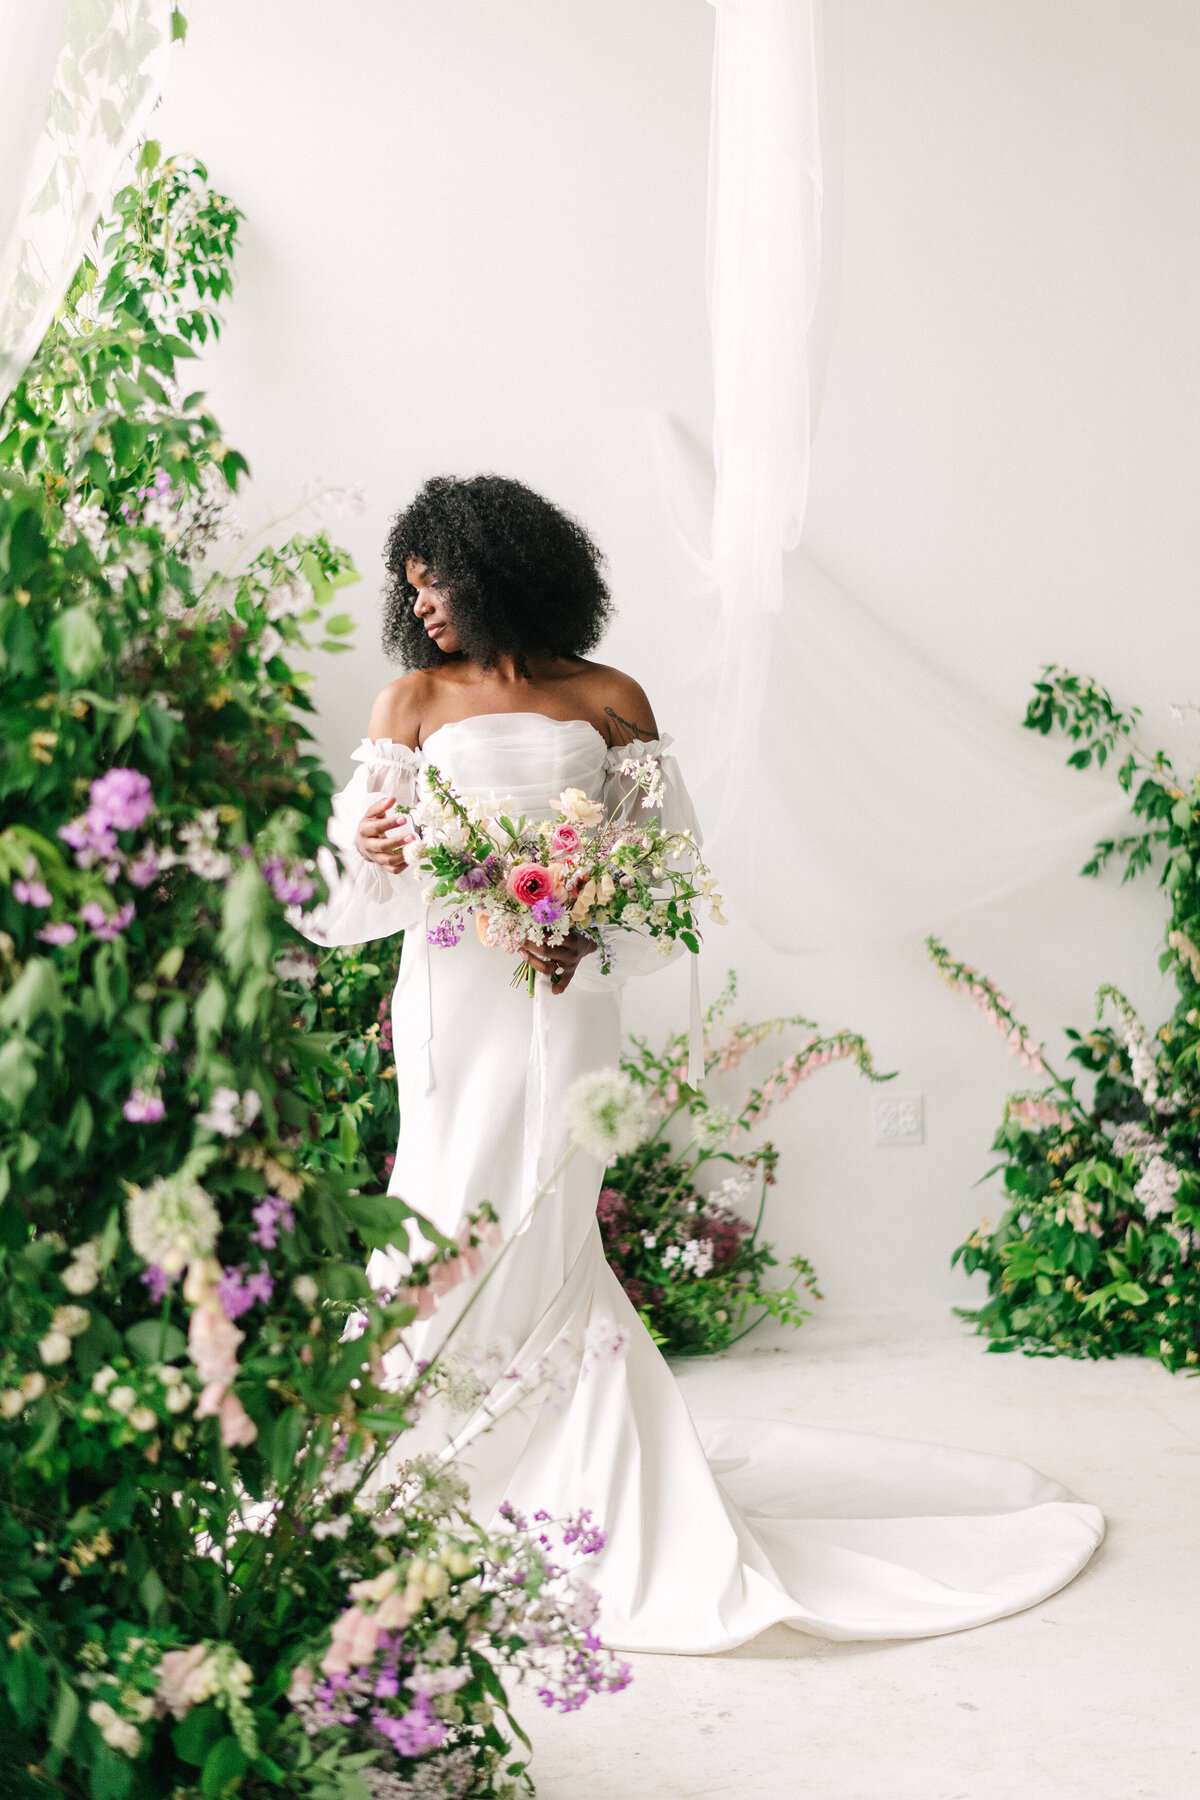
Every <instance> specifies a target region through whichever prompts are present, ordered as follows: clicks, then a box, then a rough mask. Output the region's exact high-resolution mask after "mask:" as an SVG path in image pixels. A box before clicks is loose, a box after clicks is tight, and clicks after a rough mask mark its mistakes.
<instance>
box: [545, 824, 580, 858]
mask: <svg viewBox="0 0 1200 1800" xmlns="http://www.w3.org/2000/svg"><path fill="white" fill-rule="evenodd" d="M582 843H583V839H582V838H581V837H580V835H579V832H578V829H577V828H576V827H575V826H574V825H568V824H567V822H566V820H565V819H564V820H563V822H562V824H561V825H556V826H555V827H554V836H553V837H552V838H551V839H550V848H551V849H552V850H553V851H554V853H555V855H556V856H577V855H578V854H579V847H580V845H581V844H582Z"/></svg>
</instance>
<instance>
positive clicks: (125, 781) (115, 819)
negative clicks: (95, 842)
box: [89, 769, 154, 831]
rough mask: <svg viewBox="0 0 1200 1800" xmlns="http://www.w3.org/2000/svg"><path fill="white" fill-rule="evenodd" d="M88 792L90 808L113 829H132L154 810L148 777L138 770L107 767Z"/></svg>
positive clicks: (134, 829) (142, 822)
mask: <svg viewBox="0 0 1200 1800" xmlns="http://www.w3.org/2000/svg"><path fill="white" fill-rule="evenodd" d="M89 792H90V794H91V800H92V804H91V809H90V810H91V811H92V812H94V813H95V814H96V816H97V817H98V818H100V819H103V820H105V821H107V823H108V824H109V825H111V826H113V828H114V829H115V830H117V831H136V830H137V828H138V826H139V825H142V824H144V823H145V821H146V820H147V818H149V816H150V814H151V813H152V812H153V811H154V795H153V793H152V792H151V788H150V778H149V776H147V775H143V774H142V772H141V770H140V769H110V770H109V771H108V774H107V775H101V776H100V777H99V778H98V779H97V780H96V781H93V783H92V785H91V788H90V789H89Z"/></svg>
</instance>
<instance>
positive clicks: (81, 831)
mask: <svg viewBox="0 0 1200 1800" xmlns="http://www.w3.org/2000/svg"><path fill="white" fill-rule="evenodd" d="M58 835H59V837H60V838H62V840H63V842H64V843H65V844H69V845H70V846H71V848H72V850H74V852H75V861H76V864H77V865H78V867H79V868H81V869H90V868H91V866H92V864H93V863H94V862H98V861H99V860H100V858H101V857H109V856H112V854H113V853H114V851H115V850H116V848H117V840H116V837H115V836H114V833H113V827H112V821H111V820H110V819H109V818H107V816H106V815H105V814H103V813H100V812H98V811H97V810H96V808H95V807H94V806H89V807H88V810H87V811H86V812H85V813H80V815H79V817H78V818H77V819H70V820H68V822H67V823H66V824H65V825H60V826H59V828H58Z"/></svg>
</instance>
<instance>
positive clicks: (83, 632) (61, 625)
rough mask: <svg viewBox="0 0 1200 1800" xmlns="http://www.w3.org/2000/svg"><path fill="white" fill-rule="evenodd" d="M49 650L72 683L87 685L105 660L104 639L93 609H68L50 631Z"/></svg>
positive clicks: (87, 607) (86, 607) (83, 607)
mask: <svg viewBox="0 0 1200 1800" xmlns="http://www.w3.org/2000/svg"><path fill="white" fill-rule="evenodd" d="M50 648H51V651H52V652H53V654H54V657H55V659H56V660H57V662H58V663H59V664H60V665H61V667H62V668H63V670H64V671H65V672H66V674H67V675H68V676H69V677H70V678H71V679H72V680H73V681H85V680H86V679H87V677H88V676H89V675H91V674H92V673H93V671H94V670H96V669H98V668H99V666H100V663H101V662H102V660H103V658H104V638H103V636H102V635H101V632H100V627H99V625H98V624H97V623H96V615H95V613H94V612H93V611H92V609H91V607H90V606H69V607H67V609H66V611H65V612H62V613H60V614H59V616H58V618H57V619H56V620H55V621H54V624H53V625H52V626H51V628H50Z"/></svg>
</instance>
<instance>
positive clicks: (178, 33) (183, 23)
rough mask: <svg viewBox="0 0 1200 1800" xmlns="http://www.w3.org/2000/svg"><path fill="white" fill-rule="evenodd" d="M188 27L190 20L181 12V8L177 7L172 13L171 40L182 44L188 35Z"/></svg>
mask: <svg viewBox="0 0 1200 1800" xmlns="http://www.w3.org/2000/svg"><path fill="white" fill-rule="evenodd" d="M187 29H188V22H187V20H186V18H185V17H184V15H183V14H182V13H181V12H180V10H179V8H178V7H176V8H175V11H174V12H173V13H172V14H171V42H172V43H173V44H181V43H182V42H183V40H184V38H185V37H186V36H187Z"/></svg>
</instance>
